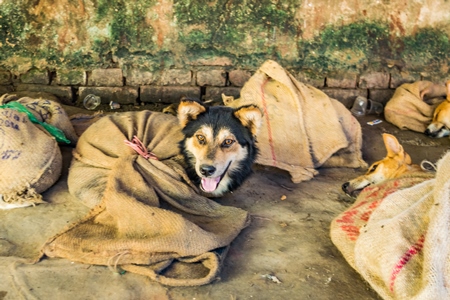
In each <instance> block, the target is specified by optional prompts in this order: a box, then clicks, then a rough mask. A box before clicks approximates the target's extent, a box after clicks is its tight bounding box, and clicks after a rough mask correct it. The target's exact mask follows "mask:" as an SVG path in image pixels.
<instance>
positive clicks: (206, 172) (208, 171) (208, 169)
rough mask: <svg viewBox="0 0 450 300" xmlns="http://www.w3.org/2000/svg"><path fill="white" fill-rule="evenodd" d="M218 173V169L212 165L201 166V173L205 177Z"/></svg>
mask: <svg viewBox="0 0 450 300" xmlns="http://www.w3.org/2000/svg"><path fill="white" fill-rule="evenodd" d="M215 171H216V168H215V167H214V166H211V165H201V166H200V173H202V175H203V176H211V175H212V174H214V172H215Z"/></svg>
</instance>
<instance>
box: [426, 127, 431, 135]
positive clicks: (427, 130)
mask: <svg viewBox="0 0 450 300" xmlns="http://www.w3.org/2000/svg"><path fill="white" fill-rule="evenodd" d="M425 135H427V136H431V131H430V129H428V128H427V129H426V130H425Z"/></svg>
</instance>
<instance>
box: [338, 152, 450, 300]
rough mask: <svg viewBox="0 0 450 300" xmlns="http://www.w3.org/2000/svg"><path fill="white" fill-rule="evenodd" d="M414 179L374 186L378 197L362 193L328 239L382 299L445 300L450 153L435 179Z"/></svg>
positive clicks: (449, 251)
mask: <svg viewBox="0 0 450 300" xmlns="http://www.w3.org/2000/svg"><path fill="white" fill-rule="evenodd" d="M412 176H413V177H409V178H404V177H403V178H401V179H394V180H392V181H390V182H388V183H387V184H386V185H382V186H378V187H374V188H373V189H377V188H378V191H377V193H378V195H377V196H376V197H375V196H374V197H372V198H370V196H371V195H373V194H374V193H373V190H368V191H366V190H364V191H363V193H361V195H360V196H359V197H358V199H357V201H358V203H355V205H354V206H352V207H351V208H350V209H348V210H347V211H346V212H344V213H343V214H341V215H340V216H338V217H337V218H336V219H335V220H334V221H333V223H332V227H331V237H332V240H333V242H334V243H335V245H336V246H337V247H338V248H339V249H340V250H341V251H342V253H343V254H344V256H345V257H346V259H347V260H348V262H349V263H350V264H351V265H352V266H353V267H354V268H355V270H356V271H358V272H359V273H360V274H361V275H362V277H363V278H365V279H366V280H367V281H368V282H369V283H370V285H371V286H372V287H373V288H374V289H375V290H376V291H377V292H378V293H379V294H380V295H381V296H382V297H383V298H384V299H449V298H450V290H449V286H450V279H449V278H450V266H449V262H450V248H449V244H450V226H449V220H450V202H449V200H450V152H447V154H446V155H445V156H444V157H443V158H442V159H441V160H440V161H439V162H438V164H437V172H436V176H435V178H434V179H432V178H428V179H427V178H426V175H425V176H424V174H417V175H416V174H412ZM428 176H430V175H429V174H428ZM405 181H406V182H405ZM414 182H415V183H414ZM405 183H406V184H407V185H406V186H409V187H407V188H405ZM412 183H414V184H412ZM389 190H393V191H395V192H393V193H389ZM380 192H381V193H382V194H380ZM386 194H387V196H386ZM362 219H365V221H363V222H362V221H361V220H362ZM357 220H360V221H359V223H357Z"/></svg>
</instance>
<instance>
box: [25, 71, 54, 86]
mask: <svg viewBox="0 0 450 300" xmlns="http://www.w3.org/2000/svg"><path fill="white" fill-rule="evenodd" d="M20 81H21V82H22V83H31V84H49V83H50V77H49V75H48V71H47V70H38V69H31V70H29V71H28V72H27V73H25V74H22V75H20Z"/></svg>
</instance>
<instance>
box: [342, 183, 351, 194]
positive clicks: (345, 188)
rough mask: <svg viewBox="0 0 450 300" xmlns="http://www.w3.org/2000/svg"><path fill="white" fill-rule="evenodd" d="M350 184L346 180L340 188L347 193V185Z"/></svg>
mask: <svg viewBox="0 0 450 300" xmlns="http://www.w3.org/2000/svg"><path fill="white" fill-rule="evenodd" d="M349 185H350V182H348V181H347V182H346V183H344V184H343V185H342V190H343V191H344V192H346V193H347V189H348V186H349Z"/></svg>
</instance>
